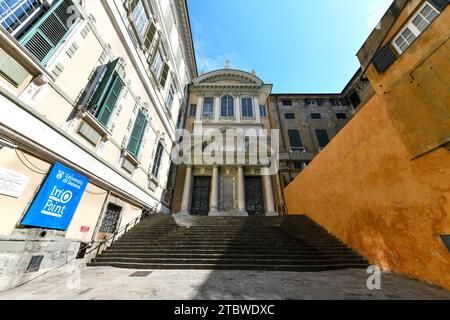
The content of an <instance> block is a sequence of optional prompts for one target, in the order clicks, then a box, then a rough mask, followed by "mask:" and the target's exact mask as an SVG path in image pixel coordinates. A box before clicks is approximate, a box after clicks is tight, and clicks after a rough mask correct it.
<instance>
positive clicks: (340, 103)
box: [330, 99, 342, 107]
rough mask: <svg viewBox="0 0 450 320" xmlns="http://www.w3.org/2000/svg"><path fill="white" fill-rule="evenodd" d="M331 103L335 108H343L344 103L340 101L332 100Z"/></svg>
mask: <svg viewBox="0 0 450 320" xmlns="http://www.w3.org/2000/svg"><path fill="white" fill-rule="evenodd" d="M330 103H331V105H332V106H334V107H340V106H342V102H341V100H339V99H330Z"/></svg>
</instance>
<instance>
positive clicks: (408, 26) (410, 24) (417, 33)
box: [391, 1, 440, 54]
mask: <svg viewBox="0 0 450 320" xmlns="http://www.w3.org/2000/svg"><path fill="white" fill-rule="evenodd" d="M426 6H430V7H431V9H432V10H435V11H436V12H437V13H438V15H439V14H440V12H439V10H438V9H436V8H435V7H434V6H433V5H432V4H431V3H430V2H428V1H425V2H424V4H423V5H422V6H421V7H420V8H419V10H417V12H416V13H415V14H414V15H413V16H412V17H411V18H410V19H409V20H408V23H406V25H405V26H404V27H403V28H402V29H401V30H400V31H399V32H398V33H397V35H396V36H395V37H394V39H393V40H392V42H391V44H392V46H393V47H394V48H395V50H396V51H397V52H398V54H403V52H405V51H406V50H407V49H408V48H409V47H410V46H411V44H412V43H413V42H414V41H415V40H416V39H417V38H418V37H419V36H420V35H421V34H422V33H423V32H424V31H425V30H426V29H427V28H428V26H429V25H430V24H431V23H432V22H433V21H434V20H435V19H436V18H435V19H433V20H432V21H428V20H427V19H426V18H425V17H424V16H423V15H421V11H422V10H423V9H424V8H425V7H426ZM419 15H420V16H422V17H423V18H424V19H425V20H426V21H427V22H428V23H429V24H428V26H427V27H426V28H425V29H424V30H423V31H420V30H419V29H418V28H417V27H416V25H415V24H414V23H413V21H414V19H416V18H417V16H419ZM406 29H409V30H411V32H412V33H413V34H414V36H415V38H414V40H413V41H411V42H410V43H409V42H407V43H408V46H407V47H406V48H405V49H404V50H402V49H401V48H400V47H399V46H398V45H397V43H396V41H397V40H398V39H399V38H400V37H403V36H402V34H403V32H405V30H406ZM403 38H404V37H403Z"/></svg>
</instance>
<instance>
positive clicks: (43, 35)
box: [0, 0, 79, 66]
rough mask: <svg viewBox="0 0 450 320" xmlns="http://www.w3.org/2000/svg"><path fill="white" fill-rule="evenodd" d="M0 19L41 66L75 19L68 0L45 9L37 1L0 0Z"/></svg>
mask: <svg viewBox="0 0 450 320" xmlns="http://www.w3.org/2000/svg"><path fill="white" fill-rule="evenodd" d="M0 17H1V18H0V19H1V20H0V21H1V25H2V27H3V28H5V29H6V30H7V31H8V32H9V33H11V35H13V36H14V37H15V38H16V39H17V40H18V41H19V43H20V44H21V45H22V46H23V47H24V48H25V49H26V50H27V51H28V52H29V53H30V54H31V55H32V56H33V57H34V58H35V59H36V60H37V61H39V63H40V64H41V65H43V66H46V65H47V63H48V61H49V60H50V58H51V57H52V56H53V54H54V53H55V52H56V50H57V49H58V48H59V47H60V45H61V44H62V43H63V42H64V41H65V39H66V38H67V36H68V35H69V33H70V31H71V30H72V28H73V26H75V25H76V22H77V21H78V20H79V13H78V12H77V11H76V10H75V9H73V3H72V2H71V1H64V0H59V1H55V2H54V3H53V5H52V6H51V7H50V8H48V9H46V8H45V7H44V6H43V5H41V1H33V0H29V1H23V0H22V1H10V0H0Z"/></svg>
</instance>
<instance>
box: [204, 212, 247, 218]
mask: <svg viewBox="0 0 450 320" xmlns="http://www.w3.org/2000/svg"><path fill="white" fill-rule="evenodd" d="M209 216H210V217H248V213H247V211H233V212H219V211H217V212H210V213H209Z"/></svg>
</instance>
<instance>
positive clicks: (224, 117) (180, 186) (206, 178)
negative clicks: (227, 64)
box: [172, 69, 279, 216]
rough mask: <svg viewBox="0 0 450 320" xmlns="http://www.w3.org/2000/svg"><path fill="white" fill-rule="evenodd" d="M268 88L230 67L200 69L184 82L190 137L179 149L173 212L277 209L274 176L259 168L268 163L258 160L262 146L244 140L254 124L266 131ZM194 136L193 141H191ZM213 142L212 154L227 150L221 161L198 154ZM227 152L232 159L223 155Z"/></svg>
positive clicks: (228, 213) (272, 212)
mask: <svg viewBox="0 0 450 320" xmlns="http://www.w3.org/2000/svg"><path fill="white" fill-rule="evenodd" d="M271 90H272V85H270V84H265V83H264V82H263V81H262V80H261V79H259V78H258V77H257V76H256V75H255V74H251V73H247V72H244V71H239V70H232V69H223V70H217V71H213V72H209V73H206V74H203V75H202V76H200V77H199V78H197V79H195V80H194V81H193V83H192V84H190V85H189V91H188V94H189V98H188V102H189V108H188V112H187V115H186V121H185V126H184V127H185V129H186V130H187V131H189V133H190V134H191V135H192V137H193V139H192V141H190V143H188V144H187V148H184V149H183V150H182V151H183V158H184V162H183V164H181V165H180V166H179V168H178V174H177V183H176V189H175V194H174V198H173V201H172V212H173V213H180V214H182V215H210V216H211V215H212V216H236V215H238V216H240V215H276V214H277V213H276V211H277V210H276V207H275V203H276V201H278V199H276V196H277V195H278V194H279V190H278V187H277V184H276V179H274V176H271V175H267V174H264V173H265V170H267V167H268V164H267V163H265V162H264V161H261V158H260V156H261V155H262V152H260V151H259V150H258V149H257V148H256V147H255V146H254V145H253V144H252V143H251V142H250V140H251V139H252V138H251V136H252V134H254V133H257V132H260V130H268V132H267V133H266V135H270V129H271V127H270V121H269V117H268V112H267V102H268V97H269V95H270V93H271ZM211 131H212V132H215V133H217V134H218V136H219V137H216V136H214V135H212V136H214V137H213V138H212V139H210V137H209V135H210V134H208V132H211ZM227 131H228V132H230V133H236V132H238V131H241V132H245V133H246V134H247V135H246V137H244V136H238V135H236V136H233V135H231V137H230V138H225V133H226V132H227ZM220 134H224V137H223V140H219V139H221V137H220ZM197 137H198V141H195V139H196V138H197ZM241 138H242V139H241ZM185 140H186V139H185V138H184V140H183V141H184V142H185ZM267 140H268V141H270V138H268V137H267ZM219 141H220V142H219ZM213 144H214V148H213V149H214V150H216V154H215V155H217V154H219V153H220V154H221V153H222V152H223V153H226V154H227V155H228V154H230V156H227V158H226V161H225V159H219V160H218V159H217V158H215V159H213V160H212V161H208V159H207V157H205V156H204V155H203V156H202V152H206V151H208V149H210V147H211V145H213ZM196 146H197V147H199V148H198V149H197V148H196ZM216 148H217V149H216ZM266 154H269V153H266ZM239 156H242V159H241V160H242V161H239ZM230 158H231V159H232V160H231V161H228V160H229V159H230ZM252 158H254V159H253V160H254V161H252ZM274 190H276V192H274Z"/></svg>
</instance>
